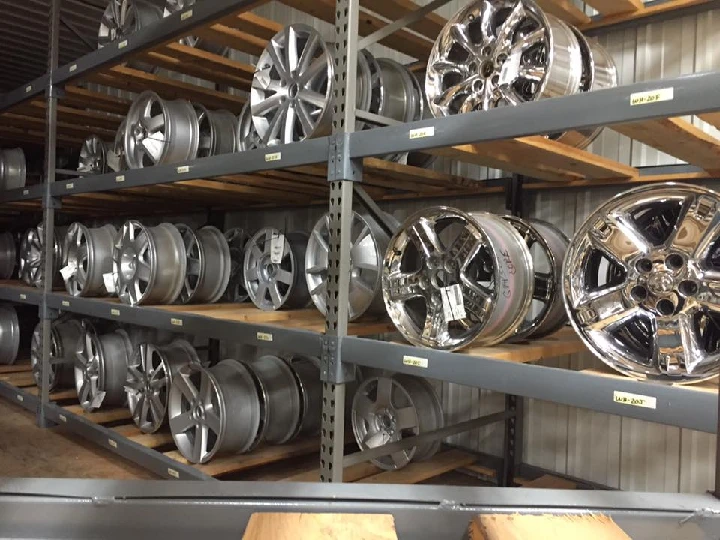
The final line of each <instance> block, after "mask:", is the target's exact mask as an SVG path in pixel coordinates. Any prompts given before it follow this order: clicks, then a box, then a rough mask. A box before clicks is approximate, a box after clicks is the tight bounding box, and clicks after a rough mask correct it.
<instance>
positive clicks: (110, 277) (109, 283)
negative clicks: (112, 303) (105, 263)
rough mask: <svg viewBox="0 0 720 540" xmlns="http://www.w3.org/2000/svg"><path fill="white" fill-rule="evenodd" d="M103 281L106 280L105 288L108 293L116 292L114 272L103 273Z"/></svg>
mask: <svg viewBox="0 0 720 540" xmlns="http://www.w3.org/2000/svg"><path fill="white" fill-rule="evenodd" d="M103 281H104V282H105V289H106V290H107V292H108V294H115V274H113V273H112V272H108V273H107V274H103Z"/></svg>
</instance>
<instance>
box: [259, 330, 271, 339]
mask: <svg viewBox="0 0 720 540" xmlns="http://www.w3.org/2000/svg"><path fill="white" fill-rule="evenodd" d="M257 338H258V341H272V340H273V335H272V334H266V333H265V332H258V333H257Z"/></svg>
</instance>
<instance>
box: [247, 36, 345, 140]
mask: <svg viewBox="0 0 720 540" xmlns="http://www.w3.org/2000/svg"><path fill="white" fill-rule="evenodd" d="M333 65H334V64H333V60H332V55H331V54H330V51H329V49H328V47H327V45H326V44H325V42H324V41H323V39H322V37H321V36H320V34H319V33H318V31H317V30H315V29H314V28H312V27H310V26H307V25H304V24H290V25H288V26H286V27H285V28H284V29H283V30H281V31H280V32H278V33H277V34H276V35H275V36H274V37H273V38H272V39H271V40H270V42H269V43H268V45H267V47H266V48H265V50H264V51H263V53H262V55H261V56H260V60H259V61H258V63H257V66H256V71H255V75H254V76H253V81H252V89H251V91H250V103H251V105H252V116H253V123H254V125H255V129H256V130H257V132H258V133H259V134H260V136H261V138H262V143H263V146H268V145H272V144H287V143H292V142H298V141H302V140H304V139H310V138H312V137H320V136H322V135H327V134H328V133H330V129H331V122H330V117H331V115H332V95H333V77H334V68H333Z"/></svg>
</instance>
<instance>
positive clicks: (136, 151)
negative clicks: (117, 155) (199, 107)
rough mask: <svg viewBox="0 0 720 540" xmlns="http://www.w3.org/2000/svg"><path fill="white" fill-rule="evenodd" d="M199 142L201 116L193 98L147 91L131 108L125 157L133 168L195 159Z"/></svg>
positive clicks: (128, 117)
mask: <svg viewBox="0 0 720 540" xmlns="http://www.w3.org/2000/svg"><path fill="white" fill-rule="evenodd" d="M199 141H200V134H199V127H198V117H197V115H196V114H195V109H193V106H192V105H191V104H190V102H189V101H186V100H184V99H178V100H176V101H167V100H164V99H161V98H160V96H158V95H157V94H156V93H155V92H143V93H142V94H140V95H139V96H138V97H137V99H136V100H135V101H134V102H133V104H132V106H131V107H130V110H129V111H128V114H127V128H126V130H125V159H126V160H127V164H128V167H130V168H131V169H140V168H143V167H151V166H153V165H165V164H168V163H178V162H181V161H188V160H190V159H194V158H195V156H196V155H197V152H198V145H199Z"/></svg>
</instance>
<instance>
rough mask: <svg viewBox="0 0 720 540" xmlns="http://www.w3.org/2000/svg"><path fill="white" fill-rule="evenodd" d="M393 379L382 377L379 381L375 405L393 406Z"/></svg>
mask: <svg viewBox="0 0 720 540" xmlns="http://www.w3.org/2000/svg"><path fill="white" fill-rule="evenodd" d="M392 390H393V381H392V377H389V376H382V377H379V378H378V381H377V396H376V398H375V404H376V405H379V406H381V407H390V406H391V405H392Z"/></svg>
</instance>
